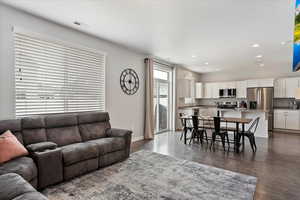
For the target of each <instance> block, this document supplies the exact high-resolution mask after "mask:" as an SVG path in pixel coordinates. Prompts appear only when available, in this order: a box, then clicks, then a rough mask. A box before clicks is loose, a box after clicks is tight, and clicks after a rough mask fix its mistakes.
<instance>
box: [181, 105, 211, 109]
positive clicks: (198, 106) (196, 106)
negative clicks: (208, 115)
mask: <svg viewBox="0 0 300 200" xmlns="http://www.w3.org/2000/svg"><path fill="white" fill-rule="evenodd" d="M202 107H206V108H216V107H217V106H216V105H186V106H178V109H186V108H202Z"/></svg>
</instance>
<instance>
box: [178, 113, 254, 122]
mask: <svg viewBox="0 0 300 200" xmlns="http://www.w3.org/2000/svg"><path fill="white" fill-rule="evenodd" d="M180 118H181V119H192V116H188V115H185V116H182V117H180ZM198 118H199V119H200V120H201V119H203V120H213V117H211V116H199V117H198ZM251 121H252V119H249V118H239V117H221V122H227V123H241V124H249V123H250V122H251Z"/></svg>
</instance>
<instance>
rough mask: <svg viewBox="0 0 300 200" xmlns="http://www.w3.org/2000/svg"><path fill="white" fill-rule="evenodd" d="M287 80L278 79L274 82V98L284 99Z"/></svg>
mask: <svg viewBox="0 0 300 200" xmlns="http://www.w3.org/2000/svg"><path fill="white" fill-rule="evenodd" d="M285 83H286V81H285V79H277V80H275V81H274V97H275V98H283V97H285V88H286V86H285Z"/></svg>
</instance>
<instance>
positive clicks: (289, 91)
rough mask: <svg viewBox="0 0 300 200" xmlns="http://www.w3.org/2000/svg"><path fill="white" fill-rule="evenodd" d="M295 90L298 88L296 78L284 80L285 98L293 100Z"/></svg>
mask: <svg viewBox="0 0 300 200" xmlns="http://www.w3.org/2000/svg"><path fill="white" fill-rule="evenodd" d="M297 88H299V79H298V78H287V79H285V97H287V98H295V95H296V89H297Z"/></svg>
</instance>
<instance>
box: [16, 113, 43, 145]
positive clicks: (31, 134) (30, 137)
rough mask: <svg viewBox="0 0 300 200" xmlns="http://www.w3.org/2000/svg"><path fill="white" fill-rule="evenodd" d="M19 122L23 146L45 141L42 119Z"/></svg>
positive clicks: (27, 119)
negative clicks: (20, 123)
mask: <svg viewBox="0 0 300 200" xmlns="http://www.w3.org/2000/svg"><path fill="white" fill-rule="evenodd" d="M21 122H22V135H23V141H24V144H25V145H30V144H34V143H40V142H46V141H47V136H46V129H45V120H44V118H42V117H38V118H37V117H36V118H23V119H22V120H21Z"/></svg>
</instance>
